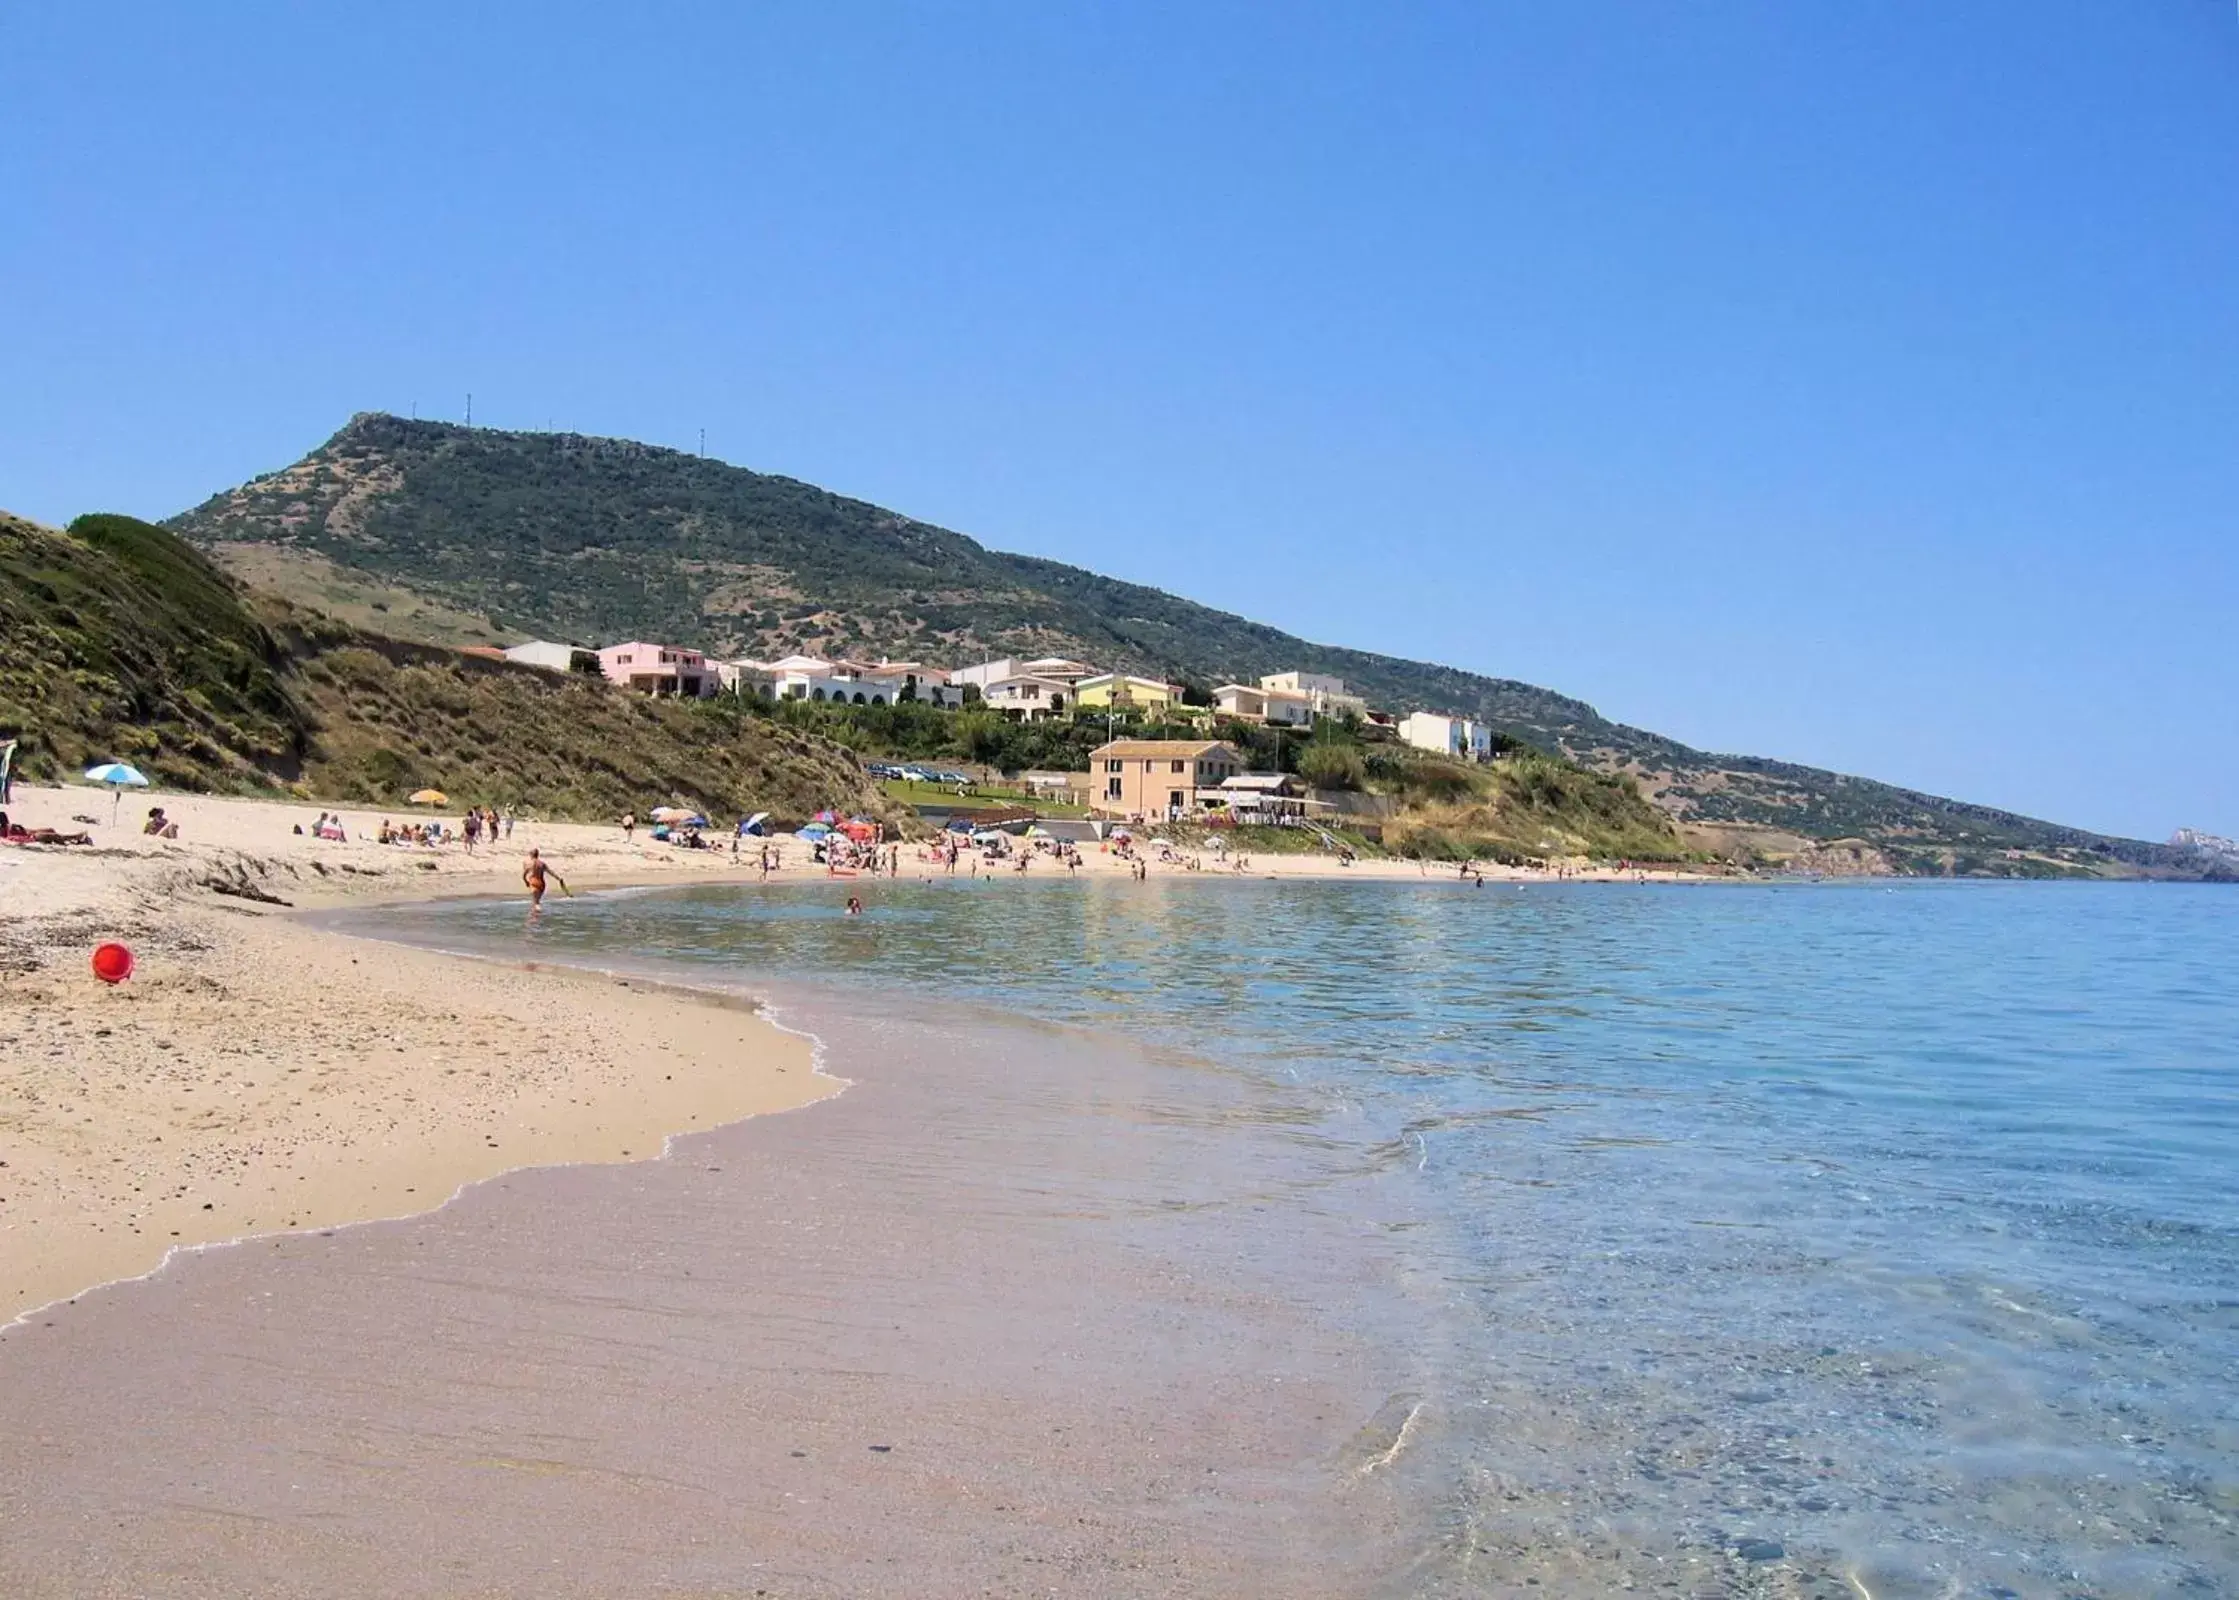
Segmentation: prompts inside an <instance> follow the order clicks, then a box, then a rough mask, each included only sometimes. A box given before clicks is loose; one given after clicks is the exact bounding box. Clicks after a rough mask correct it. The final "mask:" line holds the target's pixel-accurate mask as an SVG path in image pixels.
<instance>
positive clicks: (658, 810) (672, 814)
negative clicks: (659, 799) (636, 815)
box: [653, 806, 699, 822]
mask: <svg viewBox="0 0 2239 1600" xmlns="http://www.w3.org/2000/svg"><path fill="white" fill-rule="evenodd" d="M698 815H699V813H698V812H697V811H687V810H685V809H684V807H682V806H655V807H654V808H653V820H654V821H655V822H689V821H691V820H692V819H693V818H694V817H696V816H698Z"/></svg>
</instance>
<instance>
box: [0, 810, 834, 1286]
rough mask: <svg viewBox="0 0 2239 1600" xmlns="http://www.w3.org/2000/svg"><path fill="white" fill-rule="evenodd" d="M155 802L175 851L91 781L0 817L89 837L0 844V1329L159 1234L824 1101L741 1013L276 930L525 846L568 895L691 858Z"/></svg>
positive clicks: (301, 1221)
mask: <svg viewBox="0 0 2239 1600" xmlns="http://www.w3.org/2000/svg"><path fill="white" fill-rule="evenodd" d="M150 803H158V804H162V805H164V806H165V807H166V809H167V811H168V812H169V814H170V815H171V816H173V817H174V818H176V819H177V820H178V821H179V823H180V825H181V832H182V835H183V837H182V838H181V839H180V840H178V841H157V840H153V839H147V838H144V837H142V836H140V835H138V834H136V833H132V832H131V831H130V827H129V824H130V821H131V818H132V808H131V807H128V809H127V818H126V821H127V827H126V828H124V829H112V828H110V827H108V826H106V825H105V819H106V816H107V813H108V810H109V805H108V799H107V797H106V796H104V795H97V794H93V793H89V792H87V791H83V790H75V789H71V790H41V789H34V788H27V787H23V786H18V788H17V790H16V794H15V797H14V803H13V805H12V806H11V807H10V815H11V816H12V817H13V819H14V820H16V821H17V822H19V823H22V824H26V825H29V826H35V827H37V826H52V827H56V828H58V829H64V830H68V829H72V828H74V827H76V826H78V824H76V823H74V822H73V821H72V818H73V817H74V816H77V815H86V816H95V817H98V818H101V819H103V821H101V822H97V823H96V824H95V825H94V826H93V827H92V828H91V829H90V830H89V831H91V832H92V833H93V834H94V836H95V838H96V840H97V841H99V842H98V843H97V845H96V846H95V847H93V848H90V849H88V848H85V847H46V848H38V847H33V848H6V849H0V915H4V918H5V921H4V922H0V1061H4V1062H5V1063H6V1070H5V1072H4V1073H0V1323H4V1322H6V1321H8V1320H9V1319H11V1318H14V1317H17V1316H20V1315H21V1314H23V1313H24V1312H26V1311H27V1310H30V1309H32V1308H35V1307H38V1306H41V1305H44V1304H46V1303H48V1302H50V1301H53V1300H56V1299H60V1298H64V1297H67V1296H69V1295H72V1294H75V1293H78V1292H79V1291H81V1290H84V1289H86V1288H89V1287H92V1286H93V1285H95V1284H99V1283H103V1282H107V1281H110V1280H113V1279H117V1278H122V1277H130V1276H134V1275H137V1274H140V1273H144V1272H147V1271H150V1270H152V1269H153V1268H155V1267H156V1266H157V1265H159V1264H160V1263H161V1262H162V1260H163V1259H164V1256H165V1254H166V1253H167V1252H168V1251H170V1250H171V1249H173V1248H175V1247H180V1246H194V1245H200V1244H207V1243H211V1242H215V1241H222V1240H230V1239H236V1238H240V1237H243V1236H245V1235H255V1234H262V1233H267V1232H275V1231H286V1230H305V1229H320V1228H331V1227H334V1226H336V1225H338V1224H343V1223H349V1222H357V1221H363V1220H366V1219H370V1218H375V1217H391V1216H401V1215H409V1214H412V1213H414V1212H418V1211H424V1210H427V1209H429V1208H431V1207H434V1206H437V1205H440V1204H442V1203H443V1202H444V1200H446V1199H447V1198H448V1197H449V1196H450V1195H451V1194H453V1193H454V1192H455V1191H456V1190H457V1189H458V1188H459V1187H460V1186H461V1185H462V1184H467V1183H472V1182H475V1181H477V1180H479V1179H483V1178H488V1177H490V1176H492V1175H494V1174H497V1173H500V1172H504V1171H508V1170H511V1169H514V1168H518V1167H525V1166H539V1165H545V1164H551V1163H560V1162H600V1161H633V1160H642V1159H646V1158H648V1157H652V1156H655V1155H658V1154H659V1153H660V1151H661V1149H662V1145H663V1141H664V1139H665V1138H666V1136H667V1135H669V1134H671V1133H676V1132H682V1131H688V1130H691V1129H695V1128H708V1127H714V1126H718V1125H720V1124H723V1123H726V1122H732V1121H736V1120H738V1119H739V1118H741V1117H746V1116H750V1115H753V1114H755V1113H758V1112H765V1111H777V1110H784V1109H788V1108H791V1107H794V1106H799V1105H803V1104H806V1103H807V1102H809V1101H811V1100H814V1099H817V1098H819V1097H820V1096H822V1095H824V1094H827V1093H830V1092H832V1091H833V1090H835V1089H836V1088H837V1087H838V1084H837V1082H836V1080H833V1079H829V1078H820V1077H818V1076H817V1075H816V1073H815V1069H814V1065H813V1063H812V1061H811V1059H810V1052H809V1048H808V1045H807V1042H806V1041H804V1040H802V1039H799V1038H796V1037H794V1036H792V1035H789V1034H786V1033H784V1032H782V1031H780V1030H779V1029H777V1028H774V1027H772V1026H770V1025H769V1024H768V1023H766V1022H763V1021H761V1020H759V1019H758V1018H757V1017H755V1016H754V1015H753V1014H752V1013H751V1012H750V1011H748V1010H746V1009H743V1008H739V1007H727V1006H725V1005H723V1004H721V1003H719V1002H718V1001H716V1000H714V999H711V998H708V997H704V996H689V997H680V996H678V995H675V994H673V993H647V992H643V991H642V990H633V989H631V988H629V987H627V986H625V985H623V984H620V983H615V982H611V981H608V980H605V979H602V978H599V977H596V976H593V975H588V974H583V973H577V972H572V971H564V970H543V971H533V972H532V971H523V970H519V969H509V968H498V967H493V966H490V965H487V964H484V963H478V962H462V961H455V960H450V959H446V958H444V957H442V956H438V955H433V954H429V953H426V952H420V951H413V950H405V949H400V948H397V947H394V946H388V945H374V944H369V943H366V942H363V941H359V940H353V939H348V938H344V937H340V936H337V935H334V934H330V933H326V932H322V931H320V930H317V929H312V928H307V927H305V926H303V925H302V924H300V923H299V922H297V921H296V920H295V919H293V918H292V917H291V916H290V915H289V914H288V911H289V907H298V906H300V907H311V906H321V905H334V904H339V903H344V902H347V901H350V900H353V899H373V898H406V897H415V896H425V895H430V894H442V893H488V892H494V891H499V890H503V889H506V888H508V887H510V888H512V889H514V890H515V891H516V892H517V891H518V890H519V887H520V886H519V877H518V873H519V860H520V856H521V854H522V853H523V852H524V851H525V850H526V849H527V848H529V847H530V846H531V845H538V846H540V847H541V848H543V849H544V850H546V851H547V852H548V853H552V854H554V855H556V856H558V857H561V858H563V860H564V865H563V866H562V871H563V872H565V873H566V874H567V875H568V877H569V881H570V883H571V884H573V885H575V886H577V887H585V886H589V885H591V884H594V883H600V882H607V883H611V882H615V881H630V882H643V881H647V880H652V881H661V880H662V878H663V876H664V875H665V874H667V873H671V872H681V871H684V870H688V869H689V867H690V866H697V865H701V864H702V863H705V862H707V860H708V858H706V857H704V856H701V855H699V853H696V852H695V853H691V854H690V855H688V854H687V852H683V851H664V850H663V849H662V847H659V846H650V847H649V846H645V845H643V844H642V843H640V844H639V845H637V846H635V847H632V846H626V845H624V844H623V842H622V840H621V836H620V834H619V831H618V830H593V829H589V828H570V827H563V826H555V825H535V824H531V825H526V826H522V827H520V828H518V829H517V830H516V833H515V837H514V839H513V841H512V842H511V846H510V848H505V849H501V850H499V851H498V852H495V853H491V852H487V851H485V852H483V853H480V854H478V855H476V856H471V857H470V856H468V855H466V854H465V853H464V851H463V850H460V849H458V848H457V847H452V848H450V849H447V850H441V851H432V850H402V849H397V848H394V847H390V848H384V847H382V846H380V845H377V844H366V843H359V842H357V840H356V827H357V824H358V822H359V820H360V819H359V818H357V817H354V816H353V817H351V818H350V819H349V821H350V824H351V827H352V834H353V838H352V842H351V843H348V844H336V843H329V842H324V841H319V840H316V839H312V838H310V837H308V828H309V825H310V824H311V822H312V821H313V820H314V819H315V818H316V816H317V815H318V810H319V808H318V807H293V806H281V805H273V804H267V803H263V802H255V801H239V800H221V799H208V798H198V797H192V796H172V795H166V796H162V797H160V798H159V799H158V800H155V801H141V802H140V804H139V809H140V810H141V811H142V812H144V808H145V806H146V805H147V804H150ZM368 820H372V821H376V822H377V821H378V819H368ZM297 822H301V823H302V824H304V826H305V828H306V830H307V832H306V835H305V836H300V837H299V836H297V835H295V834H294V833H293V832H291V831H290V830H291V829H292V828H293V826H294V825H295V824H296V823H297ZM599 833H603V834H604V835H605V836H606V837H605V840H604V841H603V842H601V843H598V844H594V842H593V838H592V836H593V835H594V834H599ZM641 840H642V836H641ZM710 865H712V864H710ZM724 870H725V871H728V870H729V867H728V857H726V858H725V860H724ZM213 885H219V886H222V887H223V888H224V889H226V890H229V891H231V892H220V890H219V888H214V887H212V886H213ZM244 890H247V891H251V892H254V893H257V894H263V895H269V896H272V897H273V898H274V899H277V900H281V901H285V902H287V905H286V906H282V905H275V904H272V903H269V902H266V901H259V900H254V899H248V898H244V897H243V895H242V892H241V891H244ZM108 939H116V940H121V941H122V942H124V943H125V944H127V945H128V946H129V947H130V948H131V949H132V950H133V952H134V955H135V957H136V960H137V968H136V971H135V973H134V975H133V977H132V978H131V979H130V980H129V981H128V982H126V983H124V984H121V985H118V986H116V987H114V988H111V987H109V986H107V985H104V984H102V983H100V982H98V981H96V980H95V978H94V977H93V976H92V973H91V970H90V967H89V958H90V953H91V951H92V949H93V947H94V945H95V944H96V943H98V942H100V941H102V940H108Z"/></svg>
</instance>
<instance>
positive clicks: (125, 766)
mask: <svg viewBox="0 0 2239 1600" xmlns="http://www.w3.org/2000/svg"><path fill="white" fill-rule="evenodd" d="M86 782H88V783H105V784H107V785H108V786H109V792H110V794H111V795H112V796H114V798H113V799H112V800H111V801H110V803H109V821H110V823H111V824H112V825H113V824H114V823H115V822H116V820H117V812H118V809H119V808H120V807H121V806H123V804H124V791H125V790H127V789H145V788H146V787H147V786H148V775H147V774H146V773H145V772H142V771H141V770H140V769H139V768H138V767H136V766H134V765H133V764H132V763H131V762H129V761H104V762H103V763H102V764H101V765H100V766H98V767H88V768H86Z"/></svg>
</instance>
